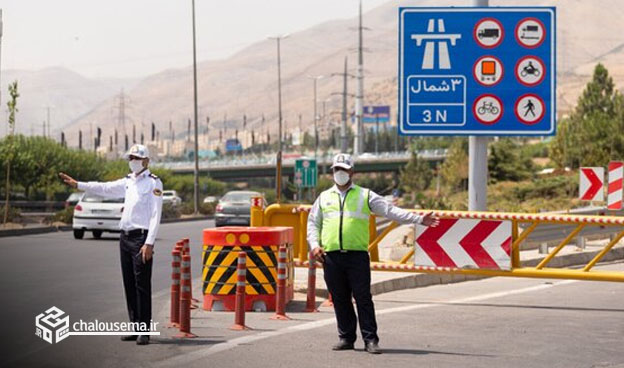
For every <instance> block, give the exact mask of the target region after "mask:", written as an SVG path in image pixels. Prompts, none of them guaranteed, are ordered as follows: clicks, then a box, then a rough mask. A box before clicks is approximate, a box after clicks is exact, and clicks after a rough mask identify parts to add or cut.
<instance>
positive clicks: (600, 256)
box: [583, 231, 624, 272]
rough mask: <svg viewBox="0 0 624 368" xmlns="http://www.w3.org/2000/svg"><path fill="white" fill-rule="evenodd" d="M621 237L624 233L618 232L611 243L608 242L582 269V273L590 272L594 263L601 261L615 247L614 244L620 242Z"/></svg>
mask: <svg viewBox="0 0 624 368" xmlns="http://www.w3.org/2000/svg"><path fill="white" fill-rule="evenodd" d="M622 237H624V231H622V232H620V233H619V234H618V235H617V236H616V237H615V238H613V240H611V241H610V242H609V244H607V245H606V246H605V247H604V249H603V250H602V251H601V252H600V253H598V254H597V255H596V256H595V257H594V259H592V260H591V261H590V262H589V263H588V264H587V266H585V268H583V271H584V272H587V271H589V270H591V268H592V267H594V265H595V264H596V263H598V261H600V260H601V259H602V257H604V256H605V254H607V253H608V252H609V251H610V250H611V248H613V246H615V245H616V244H617V243H618V242H619V241H620V239H622Z"/></svg>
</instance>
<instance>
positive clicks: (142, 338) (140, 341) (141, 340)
mask: <svg viewBox="0 0 624 368" xmlns="http://www.w3.org/2000/svg"><path fill="white" fill-rule="evenodd" d="M147 344H149V336H148V335H139V337H138V338H137V345H147Z"/></svg>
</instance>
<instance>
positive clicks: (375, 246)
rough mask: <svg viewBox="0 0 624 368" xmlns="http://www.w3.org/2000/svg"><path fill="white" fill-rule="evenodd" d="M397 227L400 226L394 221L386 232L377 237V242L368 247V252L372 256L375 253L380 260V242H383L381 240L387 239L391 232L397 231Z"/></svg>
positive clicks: (374, 241)
mask: <svg viewBox="0 0 624 368" xmlns="http://www.w3.org/2000/svg"><path fill="white" fill-rule="evenodd" d="M397 226H399V224H398V223H397V222H394V221H393V222H391V223H390V225H389V226H388V227H387V228H386V230H384V231H383V232H382V233H381V234H379V236H376V237H375V240H373V242H372V243H370V244H369V245H368V252H369V253H370V254H373V253H375V254H377V258H379V250H378V246H379V242H381V240H382V239H383V238H385V237H386V235H388V233H389V232H391V231H392V230H394V229H396V227H397Z"/></svg>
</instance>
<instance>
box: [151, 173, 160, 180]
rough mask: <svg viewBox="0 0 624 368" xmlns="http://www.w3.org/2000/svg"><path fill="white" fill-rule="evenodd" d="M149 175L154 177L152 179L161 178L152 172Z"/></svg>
mask: <svg viewBox="0 0 624 368" xmlns="http://www.w3.org/2000/svg"><path fill="white" fill-rule="evenodd" d="M149 177H150V178H152V179H160V178H159V177H158V176H156V175H154V174H152V173H150V174H149Z"/></svg>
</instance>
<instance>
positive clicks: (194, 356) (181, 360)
mask: <svg viewBox="0 0 624 368" xmlns="http://www.w3.org/2000/svg"><path fill="white" fill-rule="evenodd" d="M575 282H578V281H576V280H565V281H560V282H555V283H552V284H540V285H536V286H529V287H526V288H522V289H516V290H507V291H499V292H495V293H488V294H483V295H476V296H471V297H466V298H460V299H455V300H448V301H441V302H439V303H433V304H416V305H406V306H402V307H395V308H386V309H382V310H378V311H377V313H376V315H378V316H379V315H384V314H390V313H398V312H405V311H411V310H415V309H425V308H433V307H440V306H444V305H447V304H460V303H467V302H476V301H482V300H487V299H493V298H499V297H504V296H509V295H515V294H523V293H529V292H532V291H539V290H544V289H549V288H552V287H555V286H560V285H568V284H572V283H575ZM333 323H335V319H334V318H333V317H332V318H327V319H322V320H318V321H313V322H307V323H303V324H300V325H295V326H289V327H286V328H282V329H279V330H275V331H265V332H261V333H258V334H255V335H247V336H242V337H237V338H234V339H231V340H228V341H225V342H222V343H219V344H215V345H212V346H211V347H209V348H207V349H198V350H195V351H192V352H189V353H184V354H183V355H178V356H175V357H172V358H170V359H166V360H162V361H160V362H159V363H157V364H156V366H157V367H170V366H179V365H182V364H187V363H191V362H194V361H198V360H200V359H204V358H206V357H208V356H210V355H214V354H217V353H220V352H222V351H226V350H230V349H234V348H235V347H237V346H239V345H243V344H248V343H251V342H254V341H259V340H264V339H268V338H270V337H276V336H281V335H285V334H289V333H292V332H298V331H307V330H311V329H315V328H319V327H323V326H327V325H331V324H333Z"/></svg>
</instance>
